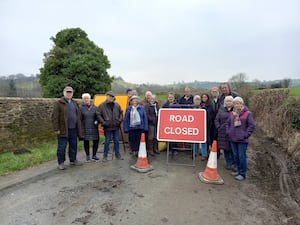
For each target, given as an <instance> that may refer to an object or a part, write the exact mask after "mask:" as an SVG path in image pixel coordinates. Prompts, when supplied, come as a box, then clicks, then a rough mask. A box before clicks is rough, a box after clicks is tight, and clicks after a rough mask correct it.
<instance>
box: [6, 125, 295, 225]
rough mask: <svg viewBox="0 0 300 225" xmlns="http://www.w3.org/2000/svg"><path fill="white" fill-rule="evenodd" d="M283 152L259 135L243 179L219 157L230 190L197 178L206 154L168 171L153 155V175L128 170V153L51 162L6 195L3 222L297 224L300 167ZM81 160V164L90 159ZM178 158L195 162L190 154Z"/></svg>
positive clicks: (130, 160) (29, 224)
mask: <svg viewBox="0 0 300 225" xmlns="http://www.w3.org/2000/svg"><path fill="white" fill-rule="evenodd" d="M102 148H103V146H102ZM281 150H282V146H280V145H278V144H276V143H274V141H273V140H270V139H267V138H264V134H263V133H262V132H261V131H259V130H256V132H255V134H254V135H253V137H252V139H251V144H250V146H249V149H248V156H249V158H248V159H249V161H248V165H249V172H248V177H247V179H246V180H245V181H243V182H240V181H236V180H234V179H233V177H231V175H230V172H229V171H228V170H225V169H224V158H223V156H221V158H220V159H219V160H218V172H219V174H220V176H221V177H222V178H223V179H224V181H225V184H224V185H212V184H205V183H202V182H201V181H200V180H199V179H198V173H199V172H200V171H204V169H205V167H206V162H202V161H200V157H197V159H196V168H193V167H184V166H169V169H168V171H167V168H166V163H165V162H166V153H162V154H160V155H159V156H157V157H155V158H149V162H150V163H151V165H152V166H153V167H154V170H153V171H151V172H148V173H147V174H141V173H137V172H136V171H133V170H131V169H130V165H132V164H134V163H135V159H133V158H132V157H131V155H129V154H123V155H124V157H125V160H123V161H118V160H115V159H114V160H111V161H108V162H106V163H100V162H97V163H96V162H92V163H85V164H84V165H83V166H82V167H72V168H71V167H68V168H67V170H65V171H58V170H57V169H56V168H55V167H56V166H55V167H54V165H55V164H56V162H55V161H53V162H52V164H51V165H52V168H53V169H50V170H48V171H47V172H45V173H42V174H39V175H38V176H35V177H33V178H30V179H28V180H24V181H22V182H19V183H18V184H16V185H11V186H10V187H7V188H4V189H2V190H0V191H1V192H0V206H1V209H0V218H1V220H0V221H1V222H0V223H1V224H2V225H8V224H10V225H19V224H24V225H25V224H26V225H34V224H37V225H39V224H41V225H48V224H56V225H61V224H62V225H64V224H70V225H76V224H78V225H80V224H100V225H102V224H105V225H106V224H108V225H118V224H122V225H123V224H124V225H127V224H128V225H129V224H130V225H135V224H136V225H142V224H143V225H159V224H163V225H168V224H170V225H183V224H188V225H193V224H195V225H196V224H197V225H199V224H203V225H206V224H207V225H219V224H222V225H227V224H228V225H248V224H249V225H283V224H288V225H296V224H297V225H299V224H300V210H299V209H300V208H299V203H300V186H299V183H300V176H299V174H300V171H299V170H300V166H299V165H296V163H294V162H293V161H291V160H290V159H289V158H288V157H287V156H286V155H285V154H284V153H283V152H282V151H281ZM80 157H81V159H82V160H83V158H84V155H83V154H82V153H81V154H80ZM173 160H174V161H176V162H184V163H191V162H192V160H191V157H190V153H189V152H182V153H179V155H176V156H174V159H173ZM31 170H32V171H34V170H35V171H36V170H38V167H36V168H30V169H29V171H31ZM8 178H9V176H8V177H6V178H5V180H6V181H7V179H8ZM3 180H4V179H2V180H1V179H0V182H1V181H3Z"/></svg>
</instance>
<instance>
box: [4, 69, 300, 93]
mask: <svg viewBox="0 0 300 225" xmlns="http://www.w3.org/2000/svg"><path fill="white" fill-rule="evenodd" d="M274 83H280V80H273V81H262V82H260V86H263V87H270V86H271V85H272V84H274ZM248 84H249V86H251V87H253V88H255V86H256V85H257V83H255V84H254V83H252V82H248ZM219 85H220V82H217V81H216V82H209V81H197V80H195V81H194V82H177V83H173V84H167V85H160V84H151V83H143V84H134V83H129V82H126V81H125V80H124V79H123V78H121V77H116V78H115V80H114V81H113V83H112V90H113V91H114V92H115V93H117V94H125V92H126V89H127V88H131V89H135V90H136V91H137V92H138V94H142V93H145V92H146V91H147V90H151V91H152V92H153V93H156V94H160V93H166V92H167V91H174V92H175V93H178V94H182V93H183V90H184V88H185V87H186V86H188V87H190V88H191V89H192V92H193V93H200V92H202V91H205V90H208V89H210V88H211V87H214V86H219ZM290 87H300V79H293V80H291V82H290ZM14 88H15V89H14ZM99 94H103V93H99ZM0 96H1V97H8V96H10V97H14V96H15V97H41V87H40V84H39V82H38V78H37V77H36V76H34V75H31V76H30V77H28V76H25V75H24V74H21V73H19V74H15V75H9V76H0Z"/></svg>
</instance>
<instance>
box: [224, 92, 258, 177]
mask: <svg viewBox="0 0 300 225" xmlns="http://www.w3.org/2000/svg"><path fill="white" fill-rule="evenodd" d="M254 129H255V124H254V120H253V116H252V113H251V112H250V111H248V109H247V107H245V106H244V100H243V99H242V98H241V97H235V98H234V99H233V111H232V112H231V113H230V114H229V118H228V120H227V126H226V132H227V135H228V138H229V141H230V144H231V149H232V153H233V158H234V163H235V167H236V169H237V172H232V173H231V175H232V176H234V177H235V179H236V180H240V181H242V180H244V179H245V178H246V173H247V154H246V152H247V147H248V141H249V137H250V136H251V134H252V133H253V131H254Z"/></svg>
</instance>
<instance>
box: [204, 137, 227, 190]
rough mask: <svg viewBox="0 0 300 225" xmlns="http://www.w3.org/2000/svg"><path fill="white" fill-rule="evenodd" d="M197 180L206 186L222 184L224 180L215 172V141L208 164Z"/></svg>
mask: <svg viewBox="0 0 300 225" xmlns="http://www.w3.org/2000/svg"><path fill="white" fill-rule="evenodd" d="M198 176H199V179H200V180H201V181H202V182H204V183H207V184H224V180H223V179H222V178H221V177H220V176H219V174H218V171H217V141H216V140H214V141H213V143H212V147H211V151H210V154H209V158H208V162H207V165H206V168H205V170H204V172H200V173H199V174H198Z"/></svg>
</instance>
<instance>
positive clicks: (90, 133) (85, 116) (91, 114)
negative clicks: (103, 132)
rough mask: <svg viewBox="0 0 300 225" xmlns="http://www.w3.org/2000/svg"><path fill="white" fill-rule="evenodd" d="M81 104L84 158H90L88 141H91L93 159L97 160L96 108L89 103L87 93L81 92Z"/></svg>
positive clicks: (89, 97)
mask: <svg viewBox="0 0 300 225" xmlns="http://www.w3.org/2000/svg"><path fill="white" fill-rule="evenodd" d="M82 100H83V102H82V104H81V105H80V111H81V115H82V118H81V119H82V124H83V130H84V141H83V143H84V150H85V153H86V160H87V161H89V160H91V156H90V141H93V155H92V159H93V160H99V158H98V157H97V155H96V154H97V150H98V146H99V131H98V121H97V115H96V110H97V108H96V107H95V106H94V105H93V104H91V95H90V94H89V93H84V94H82Z"/></svg>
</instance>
